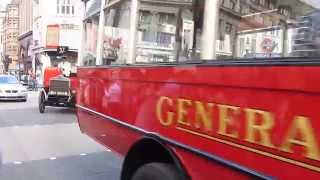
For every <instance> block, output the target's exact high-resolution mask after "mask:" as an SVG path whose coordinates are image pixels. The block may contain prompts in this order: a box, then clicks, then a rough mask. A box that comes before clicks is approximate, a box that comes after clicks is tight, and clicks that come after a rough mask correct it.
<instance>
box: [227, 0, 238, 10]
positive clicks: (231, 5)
mask: <svg viewBox="0 0 320 180" xmlns="http://www.w3.org/2000/svg"><path fill="white" fill-rule="evenodd" d="M229 8H230V9H232V10H235V9H236V1H234V0H230V7H229Z"/></svg>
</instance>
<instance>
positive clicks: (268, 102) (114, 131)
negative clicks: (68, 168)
mask: <svg viewBox="0 0 320 180" xmlns="http://www.w3.org/2000/svg"><path fill="white" fill-rule="evenodd" d="M83 5H84V9H85V12H84V19H83V27H82V29H83V33H82V34H83V36H82V49H81V54H80V55H79V58H80V59H79V67H78V78H79V83H80V84H79V89H78V91H77V116H78V120H79V125H80V128H81V130H82V132H84V133H86V134H88V135H89V136H91V137H92V138H93V139H95V140H96V141H98V142H100V143H101V144H103V145H105V146H106V147H108V148H110V149H112V150H113V152H116V153H118V154H119V155H121V156H123V157H124V162H123V167H122V172H121V179H123V180H145V179H153V180H188V179H194V180H211V179H302V178H304V179H320V131H319V130H318V129H320V121H319V120H320V111H319V107H320V56H319V53H320V50H319V49H320V33H319V32H320V15H319V13H318V11H319V8H320V3H319V1H318V0H221V1H220V0H161V1H160V0H83Z"/></svg>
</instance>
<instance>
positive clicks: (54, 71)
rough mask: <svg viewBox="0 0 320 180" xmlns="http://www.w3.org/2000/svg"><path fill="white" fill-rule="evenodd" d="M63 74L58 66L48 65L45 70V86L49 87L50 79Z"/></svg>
mask: <svg viewBox="0 0 320 180" xmlns="http://www.w3.org/2000/svg"><path fill="white" fill-rule="evenodd" d="M59 75H62V72H61V70H60V68H57V67H47V68H46V69H45V70H44V77H43V85H44V87H49V85H50V79H51V78H53V77H56V76H59Z"/></svg>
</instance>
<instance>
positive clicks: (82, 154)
mask: <svg viewBox="0 0 320 180" xmlns="http://www.w3.org/2000/svg"><path fill="white" fill-rule="evenodd" d="M86 155H88V154H87V153H81V154H80V156H86Z"/></svg>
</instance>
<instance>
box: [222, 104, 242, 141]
mask: <svg viewBox="0 0 320 180" xmlns="http://www.w3.org/2000/svg"><path fill="white" fill-rule="evenodd" d="M218 109H219V129H218V134H220V135H223V136H229V137H232V138H238V136H239V133H238V131H236V130H234V129H232V130H230V131H228V129H229V127H232V125H234V117H235V116H237V115H239V114H240V107H236V106H228V105H222V104H219V105H218Z"/></svg>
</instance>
